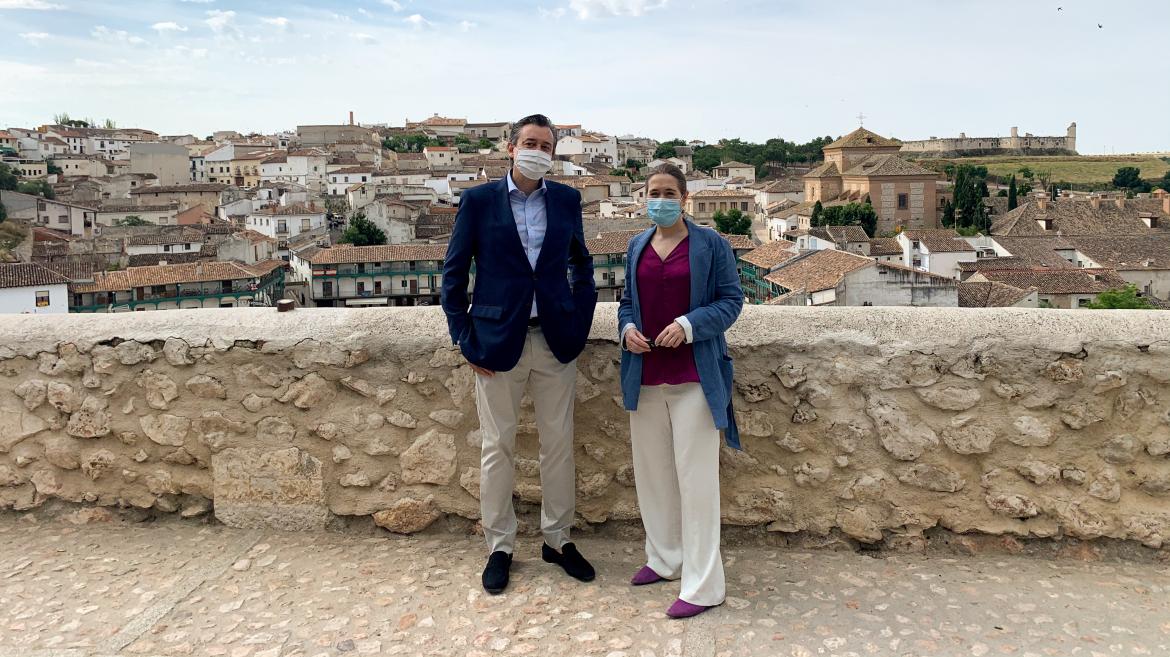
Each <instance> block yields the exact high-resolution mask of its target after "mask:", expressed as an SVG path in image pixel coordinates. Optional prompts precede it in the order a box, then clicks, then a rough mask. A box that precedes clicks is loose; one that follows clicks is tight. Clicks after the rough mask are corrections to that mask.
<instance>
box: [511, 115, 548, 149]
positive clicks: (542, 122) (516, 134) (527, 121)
mask: <svg viewBox="0 0 1170 657" xmlns="http://www.w3.org/2000/svg"><path fill="white" fill-rule="evenodd" d="M526 125H534V126H537V127H540V128H548V131H549V132H551V133H552V138H553V145H554V146H555V145H556V143H557V128H556V126H554V125H553V122H552V121H550V120H549V119H548V117H547V116H545V115H543V114H529V115H528V116H526V117H524V118H522V119H520V120H519V121H517V122H515V123H513V124H512V137H511V139H510V140H509V141H511V142H512V145H513V146H514V145H516V142H517V141H518V140H519V139H520V130H521V129H522V128H523V127H524V126H526Z"/></svg>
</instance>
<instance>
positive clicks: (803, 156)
mask: <svg viewBox="0 0 1170 657" xmlns="http://www.w3.org/2000/svg"><path fill="white" fill-rule="evenodd" d="M832 142H833V138H832V137H827V136H826V137H818V138H816V139H814V140H812V141H810V142H807V143H804V144H797V143H795V142H791V141H788V140H787V139H781V138H779V137H777V138H774V139H769V140H768V141H766V142H764V143H762V144H756V143H752V142H746V141H743V140H741V139H738V138H737V139H722V140H720V141H719V143H718V144H709V145H707V146H700V147H698V148H696V149H694V156H693V162H694V165H695V168H696V169H699V170H701V171H706V172H708V173H709V172H710V171H711V170H712V169H714V168H715V167H717V166H719V165H720V164H721V163H723V162H731V161H736V162H743V163H745V164H750V165H752V166H754V167H755V168H756V176H757V177H761V178H762V177H764V176H766V175H767V174H768V171H769V170H770V169H771V167H783V166H787V165H789V164H800V163H805V162H816V161H819V160H820V159H821V158H822V157H823V155H822V153H821V149H823V148H824V147H825V146H828V145H829V144H831V143H832ZM678 146H686V142H685V141H683V140H681V139H671V140H670V141H664V142H662V143H661V144H659V145H658V148H657V150H655V151H654V157H655V159H662V158H670V157H675V156H676V155H677V150H676V149H677V147H678Z"/></svg>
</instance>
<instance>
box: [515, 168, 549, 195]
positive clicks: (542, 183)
mask: <svg viewBox="0 0 1170 657" xmlns="http://www.w3.org/2000/svg"><path fill="white" fill-rule="evenodd" d="M547 191H548V186H547V185H545V184H544V178H543V177H542V178H541V179H540V187H539V188H538V189H536V191H534V192H532V193H533V194H535V193H536V192H547ZM512 192H520V193H521V194H523V193H524V192H523V191H521V189H520V188H519V187H517V186H516V183H515V182H513V180H512V170H511V169H508V193H509V194H511V193H512Z"/></svg>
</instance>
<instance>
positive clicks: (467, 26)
mask: <svg viewBox="0 0 1170 657" xmlns="http://www.w3.org/2000/svg"><path fill="white" fill-rule="evenodd" d="M477 27H479V26H478V25H476V24H475V23H472V22H471V21H459V31H460V32H470V31H471V30H474V29H475V28H477Z"/></svg>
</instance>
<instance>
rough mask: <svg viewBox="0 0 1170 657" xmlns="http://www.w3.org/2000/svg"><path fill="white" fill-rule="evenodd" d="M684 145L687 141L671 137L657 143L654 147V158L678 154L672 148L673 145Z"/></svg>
mask: <svg viewBox="0 0 1170 657" xmlns="http://www.w3.org/2000/svg"><path fill="white" fill-rule="evenodd" d="M686 145H687V143H686V142H685V141H683V140H681V139H671V140H670V141H664V142H662V143H661V144H659V145H658V148H656V149H654V159H656V160H665V159H667V158H670V157H674V156H676V155H678V152H677V151H675V150H674V148H675V146H686Z"/></svg>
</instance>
